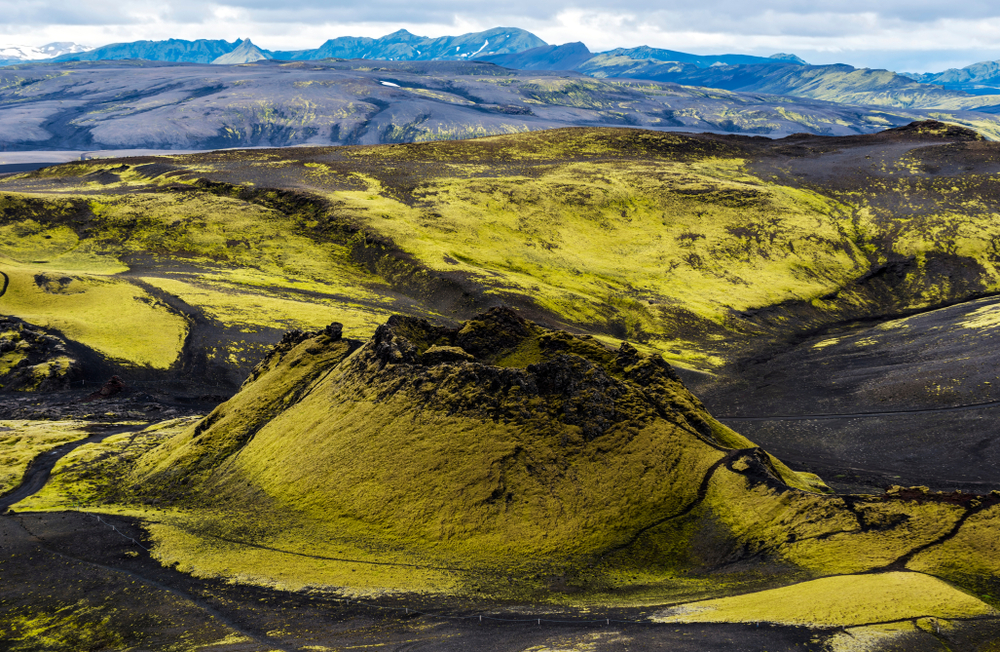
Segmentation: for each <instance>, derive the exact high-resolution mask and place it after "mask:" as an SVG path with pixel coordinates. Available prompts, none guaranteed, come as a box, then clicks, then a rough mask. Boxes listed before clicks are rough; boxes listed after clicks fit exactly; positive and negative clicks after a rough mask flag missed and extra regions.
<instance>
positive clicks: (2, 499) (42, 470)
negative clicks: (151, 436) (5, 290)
mask: <svg viewBox="0 0 1000 652" xmlns="http://www.w3.org/2000/svg"><path fill="white" fill-rule="evenodd" d="M0 273H2V272H0ZM138 430H142V426H125V427H116V428H108V429H107V430H104V431H102V432H99V433H96V434H93V435H91V436H90V437H87V438H86V439H79V440H77V441H71V442H69V443H68V444H63V445H62V446H59V447H57V448H53V449H52V450H50V451H47V452H45V453H42V454H41V455H39V456H38V457H36V458H35V459H33V460H32V461H31V464H29V465H28V470H27V471H25V472H24V477H23V478H22V479H21V484H19V485H18V486H17V487H16V488H14V489H12V490H11V491H9V492H7V493H6V494H4V495H2V496H0V514H4V513H6V512H7V510H8V509H10V508H11V506H12V505H15V504H17V503H19V502H21V501H22V500H24V499H25V498H27V497H28V496H31V495H33V494H35V493H37V492H38V491H40V490H41V488H42V487H44V486H45V483H46V482H47V481H48V479H49V474H51V473H52V469H53V468H55V465H56V462H58V461H59V460H61V459H62V458H64V457H66V456H67V455H68V454H70V453H71V452H72V451H74V450H76V449H77V448H79V447H80V446H83V445H84V444H95V443H97V442H101V441H104V440H105V439H107V438H108V437H111V436H112V435H120V434H121V433H123V432H133V431H138Z"/></svg>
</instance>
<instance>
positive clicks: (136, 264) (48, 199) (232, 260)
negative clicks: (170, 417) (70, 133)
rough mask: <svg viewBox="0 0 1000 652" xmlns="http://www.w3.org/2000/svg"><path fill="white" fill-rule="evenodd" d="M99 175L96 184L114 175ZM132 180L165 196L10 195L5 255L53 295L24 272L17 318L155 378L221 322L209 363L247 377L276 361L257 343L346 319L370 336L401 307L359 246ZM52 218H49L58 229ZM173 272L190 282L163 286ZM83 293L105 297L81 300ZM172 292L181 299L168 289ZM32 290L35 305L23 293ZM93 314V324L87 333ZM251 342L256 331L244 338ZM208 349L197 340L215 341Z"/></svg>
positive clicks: (0, 251) (66, 187)
mask: <svg viewBox="0 0 1000 652" xmlns="http://www.w3.org/2000/svg"><path fill="white" fill-rule="evenodd" d="M122 168H124V169H125V170H126V171H127V170H129V169H131V168H130V167H129V166H120V165H118V166H112V168H111V170H114V171H115V174H116V175H121V176H127V174H126V172H123V171H122ZM88 170H89V171H88V172H87V173H86V174H85V175H84V179H86V178H88V177H92V176H94V175H95V174H98V173H100V172H102V171H101V170H92V169H90V168H88ZM103 173H104V174H110V172H108V171H107V170H104V171H103ZM130 178H131V179H132V182H133V183H132V184H131V186H130V189H132V190H134V189H136V188H135V187H132V186H136V187H137V186H138V185H142V184H145V186H152V189H153V190H154V191H155V192H151V193H146V194H142V195H129V194H105V195H101V196H100V197H99V198H95V197H94V196H93V195H83V194H79V191H80V189H81V187H80V186H79V184H77V185H73V183H72V182H73V181H74V179H73V177H72V176H70V177H68V178H66V179H61V180H62V181H65V182H66V183H64V184H63V186H61V187H60V192H61V193H65V198H63V197H58V198H57V197H54V196H52V195H49V196H44V195H39V196H28V197H15V196H8V197H7V205H6V210H5V213H4V219H6V220H8V224H7V225H6V226H2V227H0V243H5V244H0V255H2V256H4V257H6V259H7V260H8V261H9V264H10V265H11V266H12V267H13V268H15V269H17V268H23V269H24V270H25V271H26V272H27V273H33V276H34V278H35V280H36V284H39V288H40V289H41V291H42V292H44V293H45V296H44V297H42V296H41V295H39V293H38V292H37V291H34V290H33V289H32V287H31V286H30V285H26V284H25V283H24V282H23V279H22V278H21V277H20V276H17V277H16V278H14V277H13V276H12V278H13V283H12V286H11V291H10V292H8V294H7V296H6V297H5V302H4V303H5V308H6V310H7V311H8V312H12V313H14V314H19V315H21V316H24V317H26V318H29V319H34V320H35V321H36V322H37V323H39V324H40V325H42V326H46V327H49V328H53V329H57V330H60V331H61V332H62V333H63V334H64V335H66V336H67V337H69V338H70V339H72V340H75V341H76V342H78V343H80V344H83V345H84V346H87V347H90V348H93V349H95V350H97V351H98V352H99V353H101V354H102V355H104V356H106V357H108V358H112V359H113V360H116V361H118V362H119V363H123V364H125V365H133V366H146V367H150V368H153V369H166V368H168V367H170V366H171V365H172V364H173V363H174V362H175V361H176V360H178V357H179V355H180V347H181V346H183V345H184V338H185V336H186V334H187V326H188V325H189V324H190V322H197V323H199V324H201V325H205V324H206V321H208V320H210V321H208V323H209V324H210V326H209V328H216V329H220V330H223V331H226V332H225V333H224V335H225V337H224V338H222V337H220V338H219V339H221V340H224V341H222V342H220V344H219V346H216V347H214V348H213V347H211V346H209V350H207V354H206V355H207V356H208V357H207V360H208V362H209V363H212V362H213V360H214V358H218V359H219V360H218V361H219V362H223V363H226V364H232V365H233V366H234V368H244V369H246V370H249V369H250V368H252V366H253V364H255V363H256V362H257V361H258V360H259V359H260V356H261V355H263V353H265V352H266V345H265V346H263V347H261V346H260V343H259V342H258V340H259V339H260V338H261V337H268V336H275V335H276V336H278V337H280V332H281V331H283V330H286V329H289V328H315V327H317V326H321V325H323V324H327V323H330V322H331V321H335V320H336V321H341V322H345V323H347V324H349V325H350V326H352V327H359V328H366V329H367V331H368V332H371V331H374V328H375V327H376V326H377V323H378V322H380V321H382V320H384V318H385V317H386V316H387V314H388V313H386V312H385V311H384V310H382V309H381V306H383V305H391V304H392V303H393V302H394V299H393V298H391V297H387V296H385V294H384V293H382V292H379V291H377V290H376V291H373V290H372V289H371V286H372V285H374V287H375V288H379V287H382V286H384V283H383V282H381V281H379V279H378V278H377V277H374V276H372V275H371V274H369V273H367V272H366V271H365V270H364V269H363V268H362V267H360V266H358V265H356V264H352V263H351V262H350V261H349V260H348V259H347V258H346V257H347V256H348V254H349V251H350V247H349V246H347V245H343V244H341V245H338V244H337V243H336V242H335V241H333V240H331V239H329V238H324V239H321V240H320V241H317V240H315V239H312V238H310V237H306V236H302V235H300V234H298V233H297V232H298V230H299V226H298V222H297V220H299V219H300V217H301V216H298V215H289V214H286V213H283V212H281V211H278V210H275V209H272V208H269V207H268V206H267V205H262V204H259V203H253V202H250V201H244V200H242V199H239V198H238V197H229V196H219V195H218V194H216V193H215V192H204V193H201V194H192V193H185V192H178V191H176V189H173V188H172V187H168V188H166V189H162V188H160V184H161V183H162V182H163V177H162V176H159V177H154V178H153V179H152V180H145V181H143V180H144V179H145V177H143V176H142V175H139V174H137V173H136V174H133V175H132V177H130ZM168 178H173V177H168ZM268 203H270V204H274V203H277V204H279V205H280V204H281V203H282V202H281V201H280V198H278V199H272V200H268V201H265V202H264V204H268ZM45 209H50V219H49V221H48V222H46V221H44V215H45ZM29 215H30V217H28V216H29ZM25 217H27V219H24V218H25ZM36 217H37V218H39V219H43V221H42V222H39V221H37V220H36V219H35V218H36ZM5 236H6V237H5ZM123 261H128V262H127V264H126V263H125V262H123ZM130 267H131V268H138V269H146V270H147V271H150V272H153V273H155V274H157V276H148V277H142V278H139V279H138V281H139V282H138V283H137V282H136V277H137V275H136V274H135V273H134V272H132V273H130V274H127V275H126V274H125V273H127V272H130ZM197 270H200V271H201V273H197V274H196V273H194V272H196V271H197ZM165 272H166V273H170V274H172V275H175V277H176V276H177V275H179V278H176V279H167V278H163V277H162V275H164V273H165ZM95 275H100V276H103V277H108V276H110V278H104V279H101V278H95ZM39 279H42V280H41V281H39ZM182 279H183V280H182ZM185 281H191V282H185ZM192 282H193V283H192ZM69 286H72V287H69ZM84 288H88V289H91V290H93V289H94V288H100V291H97V292H94V291H92V292H91V293H90V295H88V296H87V297H86V298H84V297H82V296H75V295H78V294H80V293H81V291H82V290H83V289H84ZM164 288H167V289H168V290H173V292H169V291H168V292H167V293H166V294H165V295H164V294H162V293H158V292H156V290H163V289H164ZM151 291H152V294H153V296H150V292H151ZM26 292H27V293H28V294H29V295H30V296H27V297H24V296H22V295H25V293H26ZM130 294H131V295H132V297H131V298H133V299H135V301H132V300H130V297H129V296H128V295H130ZM49 295H52V296H49ZM112 296H114V298H112ZM154 297H155V298H154ZM163 301H166V303H163ZM137 302H139V305H137ZM102 303H106V304H108V305H116V306H117V307H118V308H121V307H124V308H125V309H124V310H121V309H118V308H116V310H115V313H116V314H115V317H116V319H114V320H113V319H111V317H110V316H98V315H96V314H95V313H94V311H95V310H99V309H100V304H102ZM29 304H30V305H29ZM84 304H86V305H87V307H88V308H89V312H88V313H87V314H86V317H87V323H79V321H80V320H79V319H78V317H79V316H80V313H81V311H82V310H83V308H82V306H83V305H84ZM141 304H144V305H141ZM167 304H169V307H168V305H167ZM150 308H152V311H150ZM150 312H151V314H143V313H150ZM171 313H173V314H171ZM164 321H165V322H166V323H165V324H164V328H158V329H155V330H154V331H153V335H154V336H153V337H136V335H137V334H138V333H140V332H142V333H143V334H146V329H147V327H148V325H149V324H150V323H158V322H164ZM172 324H179V326H180V330H178V328H177V327H176V326H174V327H173V328H171V325H172ZM203 330H204V329H203ZM240 332H242V333H248V334H251V335H249V336H244V337H238V336H237V337H235V338H234V334H238V333H240ZM261 332H264V335H252V334H254V333H261ZM172 334H173V335H178V340H177V341H176V342H170V343H167V342H165V341H162V340H163V337H166V336H169V335H172ZM203 339H204V338H196V339H195V340H193V343H194V344H198V345H204V344H205V343H204V342H203ZM271 341H272V342H273V340H271ZM269 343H270V342H269ZM171 353H172V355H171ZM192 353H196V352H192Z"/></svg>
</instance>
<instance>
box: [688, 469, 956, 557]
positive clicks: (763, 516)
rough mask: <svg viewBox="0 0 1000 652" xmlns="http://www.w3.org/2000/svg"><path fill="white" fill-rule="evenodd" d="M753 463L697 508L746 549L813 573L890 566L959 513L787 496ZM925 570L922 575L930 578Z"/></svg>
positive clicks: (931, 506) (912, 504)
mask: <svg viewBox="0 0 1000 652" xmlns="http://www.w3.org/2000/svg"><path fill="white" fill-rule="evenodd" d="M760 462H761V461H759V460H754V459H752V458H747V459H744V460H737V461H735V462H733V463H732V464H730V465H729V466H728V468H729V469H730V470H732V471H737V472H736V473H716V474H715V475H713V476H712V479H711V482H710V483H709V485H708V487H707V491H706V494H705V499H704V502H703V503H702V506H701V509H703V510H704V512H705V514H706V515H707V514H711V515H712V517H713V518H714V519H715V520H716V521H717V522H718V523H719V524H720V525H722V526H724V528H725V529H726V530H727V531H728V532H730V533H731V536H732V538H733V539H735V540H736V541H739V542H741V545H742V546H744V548H745V550H746V551H748V552H750V553H754V554H758V555H765V556H772V557H774V558H776V559H780V560H782V561H784V562H785V563H788V564H790V565H792V566H794V567H797V568H802V569H806V570H808V571H811V572H813V573H817V574H831V573H836V574H850V573H862V572H867V571H872V570H875V569H879V568H884V567H888V566H891V565H893V564H894V563H895V562H896V561H897V560H899V559H901V558H903V557H904V556H905V555H907V554H908V553H910V551H912V550H915V549H917V548H919V547H920V546H924V545H929V544H932V543H934V542H936V541H938V540H939V539H940V538H941V537H943V536H944V535H946V534H947V533H948V532H949V531H950V530H951V529H952V528H953V527H954V526H955V525H956V524H957V523H958V522H959V520H960V519H962V517H963V516H964V514H965V513H966V510H965V508H963V507H962V506H961V505H956V504H951V503H947V502H938V501H934V500H927V501H916V500H913V501H911V500H895V499H890V500H887V499H885V498H884V497H880V496H879V497H877V496H836V495H818V494H815V493H806V492H795V491H788V490H787V489H785V488H784V487H782V486H781V485H778V484H775V483H773V482H768V481H764V482H761V481H760V478H761V476H760V470H759V468H758V469H756V470H755V468H754V467H755V466H756V467H759V465H760ZM936 570H937V569H935V570H932V569H930V567H928V568H927V571H928V572H936Z"/></svg>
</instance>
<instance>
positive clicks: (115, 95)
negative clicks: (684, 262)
mask: <svg viewBox="0 0 1000 652" xmlns="http://www.w3.org/2000/svg"><path fill="white" fill-rule="evenodd" d="M244 43H246V46H245V48H244V50H243V52H242V53H241V54H240V55H239V56H246V55H252V54H254V50H253V45H252V43H249V42H244ZM220 56H226V55H220ZM237 58H238V57H237ZM784 67H785V68H795V69H803V68H805V67H804V66H801V65H791V66H784ZM910 83H912V84H914V85H916V82H910ZM968 97H971V96H968ZM931 117H934V118H936V119H939V120H943V121H948V122H951V123H956V124H962V125H966V126H969V127H972V128H974V129H976V130H977V131H979V132H980V133H982V134H984V135H986V136H988V137H990V138H993V139H1000V118H998V117H997V116H996V115H990V114H988V113H983V112H972V111H961V110H955V111H946V110H940V109H934V110H914V109H896V108H891V107H884V108H879V107H863V106H850V105H846V104H836V103H832V102H824V101H820V100H813V99H807V98H792V97H788V96H786V95H769V94H765V93H737V92H732V91H725V90H713V89H708V88H697V87H692V86H679V85H677V84H672V83H664V82H657V81H645V80H639V81H637V80H628V79H595V78H592V77H587V76H585V75H582V74H580V73H575V72H554V71H531V70H526V71H517V70H511V69H507V68H501V67H499V66H496V65H494V64H490V63H482V62H476V61H401V62H378V63H377V64H375V65H373V64H372V63H371V62H370V61H365V60H358V59H354V60H349V61H345V60H334V59H328V60H325V61H292V62H280V63H279V62H276V61H269V60H261V61H257V62H254V63H248V64H243V65H239V66H211V65H209V64H192V63H170V62H150V61H135V60H131V61H99V62H63V63H42V64H32V65H29V66H20V67H12V68H3V69H0V146H2V149H4V150H5V151H40V150H124V149H180V150H210V149H221V148H228V147H248V146H287V145H368V144H377V143H398V142H412V141H426V140H452V139H464V138H472V137H478V136H490V135H497V134H510V133H518V132H523V131H534V130H539V129H551V128H554V127H570V126H623V127H636V128H642V129H657V130H677V131H714V132H722V133H735V134H754V135H762V136H770V137H781V136H788V135H790V134H795V133H802V132H809V133H816V134H825V135H831V136H838V135H854V134H860V133H871V132H875V131H881V130H883V129H886V128H889V127H895V126H901V125H905V124H908V123H910V122H912V121H914V120H926V119H928V118H931Z"/></svg>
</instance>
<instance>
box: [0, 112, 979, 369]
mask: <svg viewBox="0 0 1000 652" xmlns="http://www.w3.org/2000/svg"><path fill="white" fill-rule="evenodd" d="M948 143H951V144H948ZM995 156H996V154H995V150H994V147H993V146H992V145H990V144H987V143H982V142H980V141H977V140H976V139H975V135H974V134H972V133H971V132H967V131H963V130H955V129H954V128H951V130H948V129H945V128H944V127H940V128H938V127H932V126H925V127H921V128H920V129H917V128H913V129H909V130H900V131H890V132H886V133H885V134H882V135H878V136H870V137H858V138H856V139H843V140H836V139H813V140H810V139H804V138H796V139H787V140H783V141H781V140H779V141H767V140H758V139H738V138H720V137H715V136H687V135H668V134H661V133H653V132H641V131H634V130H613V129H602V130H561V131H551V132H543V133H535V134H524V135H518V136H506V137H495V138H487V139H480V140H474V141H466V142H460V143H459V142H447V143H433V144H424V145H396V146H383V147H372V148H346V149H321V148H309V149H299V150H270V151H255V152H219V153H213V154H204V155H195V156H183V157H182V156H178V157H167V158H147V159H129V160H121V161H91V162H87V163H81V164H73V165H65V166H59V167H53V168H49V169H46V170H42V171H39V172H35V173H29V174H22V175H18V176H14V177H9V178H7V179H5V180H3V181H2V182H0V191H2V192H3V193H4V195H3V199H2V201H3V205H2V213H0V216H2V217H0V219H2V224H0V256H3V259H2V260H3V267H2V269H3V270H4V272H5V273H6V274H7V275H8V276H9V278H10V283H9V288H8V289H7V293H6V295H5V296H4V297H3V302H4V306H5V309H6V311H7V312H8V313H10V314H13V315H14V316H17V317H20V318H22V319H24V320H26V321H27V322H29V323H31V324H35V325H37V326H40V327H44V328H47V329H49V331H50V332H52V333H55V334H58V335H61V336H63V337H65V338H66V340H67V345H68V346H69V347H70V348H71V349H72V351H73V353H74V355H75V356H76V357H77V358H85V357H87V356H90V358H88V359H93V360H96V359H97V358H100V359H101V360H103V361H104V363H103V364H105V366H102V367H100V373H102V374H103V373H105V371H106V369H107V365H111V366H113V367H115V368H117V369H119V370H121V369H128V370H129V373H131V374H132V375H133V377H149V378H164V377H167V376H169V377H183V378H186V379H188V380H189V381H191V382H196V381H197V382H210V383H216V384H226V383H229V384H230V385H231V386H233V385H234V384H235V383H238V382H239V381H240V380H241V379H242V377H243V376H245V374H246V373H247V372H248V371H249V370H250V369H251V368H252V367H253V365H254V364H256V362H257V361H258V360H260V358H261V357H262V356H263V354H264V351H265V350H266V349H267V347H269V346H270V345H271V344H272V343H273V342H275V341H277V340H278V339H279V338H280V336H281V333H283V332H284V331H285V330H288V329H290V328H304V329H314V328H318V327H321V326H323V325H325V324H327V323H329V322H331V321H340V322H342V323H344V324H345V326H346V327H347V328H348V330H349V332H352V333H356V334H358V335H367V334H370V333H371V332H373V331H374V328H375V326H376V325H377V324H378V323H380V322H382V321H384V319H385V318H386V317H387V316H388V315H389V314H393V313H402V314H410V315H416V316H425V317H432V318H437V319H442V320H444V321H445V322H448V321H450V320H458V319H463V318H466V317H468V316H471V315H472V314H474V313H475V312H476V311H478V310H480V309H482V308H486V307H489V306H492V305H498V304H507V305H512V306H517V307H519V308H520V309H522V310H523V311H525V314H526V315H529V316H535V317H537V318H539V319H544V320H545V321H546V322H547V323H551V324H555V325H560V326H562V327H565V328H570V329H574V330H578V331H583V332H589V333H593V334H594V335H596V336H598V337H600V338H604V339H605V341H608V342H611V343H615V342H619V341H621V340H625V339H627V340H629V341H631V342H634V343H635V344H636V345H637V346H640V347H645V350H656V351H659V352H662V353H663V354H665V355H666V356H667V358H668V359H670V360H671V361H673V362H675V363H677V364H680V365H681V366H686V367H690V368H694V369H700V370H703V371H712V370H714V369H717V368H718V367H719V366H720V365H722V364H723V363H725V362H726V361H727V360H733V359H735V358H736V357H745V356H747V355H749V354H750V353H751V352H752V351H754V350H758V349H760V348H762V347H766V346H769V345H771V344H774V343H775V342H779V341H785V340H786V339H787V338H789V337H794V336H796V334H798V333H803V332H810V331H812V330H815V329H817V328H820V327H822V326H823V325H824V324H830V323H835V322H839V321H843V320H845V319H852V318H864V317H869V316H873V315H882V314H894V313H901V312H905V311H906V310H914V309H922V308H926V307H931V306H934V305H942V304H945V303H948V302H953V301H957V300H961V299H963V298H968V297H972V296H978V295H980V294H982V293H984V292H988V291H990V290H991V289H992V288H996V287H997V283H998V278H997V271H996V268H995V267H994V262H993V255H994V254H993V244H992V243H993V242H994V240H995V236H994V230H995V224H994V220H993V217H992V216H993V214H994V211H995V210H996V208H995V202H996V195H995V188H994V186H995V184H994V180H993V179H994V177H993V176H992V171H993V170H994V169H995V167H996V163H995V160H996V159H995ZM957 161H961V165H957V163H956V162H957ZM3 234H6V235H3ZM93 364H96V362H94V363H93ZM116 365H117V366H116Z"/></svg>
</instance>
